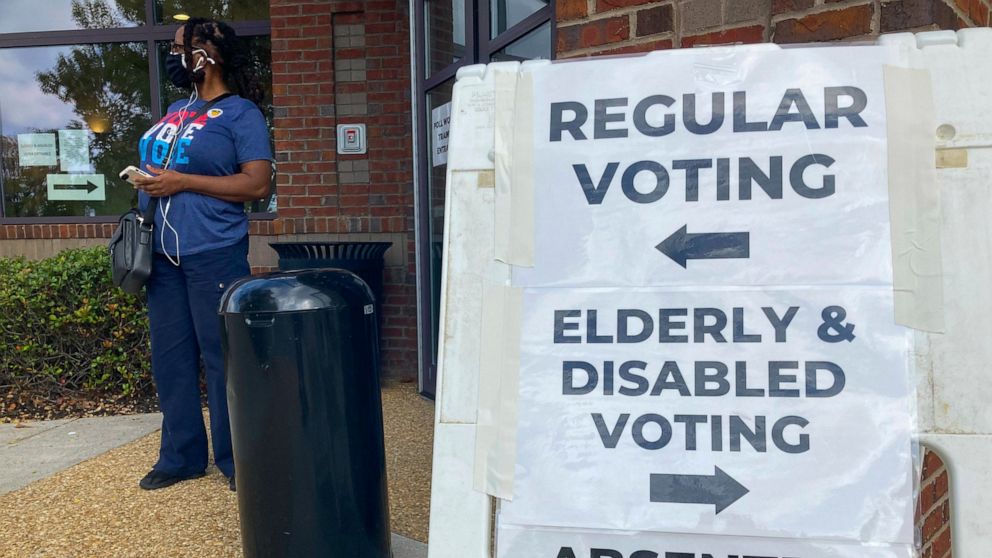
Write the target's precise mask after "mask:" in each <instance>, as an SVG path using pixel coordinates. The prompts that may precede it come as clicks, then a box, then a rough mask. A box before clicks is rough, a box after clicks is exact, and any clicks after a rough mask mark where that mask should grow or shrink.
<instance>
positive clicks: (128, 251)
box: [109, 93, 231, 294]
mask: <svg viewBox="0 0 992 558" xmlns="http://www.w3.org/2000/svg"><path fill="white" fill-rule="evenodd" d="M230 96H231V93H225V94H223V95H220V96H219V97H216V98H214V99H212V100H211V101H210V102H208V103H207V104H205V105H203V107H202V108H201V109H200V110H198V111H197V112H196V113H195V114H194V115H193V117H192V118H191V119H190V120H189V121H190V122H195V121H196V120H197V119H198V118H200V116H202V115H203V114H204V113H205V112H207V111H208V110H210V107H212V106H214V105H215V104H216V103H217V102H218V101H220V100H221V99H224V98H227V97H230ZM182 132H183V131H182V130H177V131H176V135H175V136H174V137H173V138H172V141H173V142H175V141H177V140H178V139H179V136H180V135H182ZM169 151H170V152H171V151H172V145H171V144H170V145H169ZM166 167H168V162H167V163H166ZM157 210H158V198H151V199H150V200H149V201H148V207H147V208H146V209H145V211H144V213H142V212H140V211H138V209H137V208H134V209H131V210H130V211H128V212H127V213H125V214H124V215H121V218H120V221H119V222H118V223H117V230H115V231H114V235H113V236H112V237H110V244H109V247H110V268H111V273H110V275H111V279H112V280H113V282H114V285H116V286H118V287H120V288H122V289H124V291H125V292H129V293H131V294H137V293H139V292H140V291H141V287H143V286H145V282H146V281H148V277H149V276H151V274H152V246H153V244H154V242H153V240H152V239H153V237H152V233H153V231H154V229H155V212H156V211H157Z"/></svg>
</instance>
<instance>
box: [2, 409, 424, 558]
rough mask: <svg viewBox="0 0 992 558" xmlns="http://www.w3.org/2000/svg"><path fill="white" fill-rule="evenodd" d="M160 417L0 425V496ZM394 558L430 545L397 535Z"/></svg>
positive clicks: (412, 555) (419, 553) (409, 557)
mask: <svg viewBox="0 0 992 558" xmlns="http://www.w3.org/2000/svg"><path fill="white" fill-rule="evenodd" d="M161 421H162V416H161V415H160V414H157V413H156V414H146V415H129V416H118V417H95V418H82V419H66V420H52V421H38V422H28V423H24V424H23V425H21V426H15V425H13V424H0V496H2V495H3V494H6V493H8V492H12V491H15V490H18V489H20V488H23V487H25V486H27V485H28V484H30V483H32V482H34V481H37V480H40V479H43V478H46V477H49V476H51V475H54V474H55V473H58V472H60V471H63V470H65V469H68V468H70V467H72V466H73V465H76V464H78V463H81V462H83V461H86V460H88V459H91V458H93V457H96V456H99V455H101V454H103V453H105V452H107V451H109V450H111V449H114V448H116V447H118V446H122V445H124V444H127V443H130V442H132V441H135V440H138V439H139V438H142V437H144V436H146V435H148V434H150V433H152V432H154V431H156V430H158V429H159V427H160V426H161ZM393 555H394V557H395V558H426V556H427V545H426V544H424V543H421V542H419V541H415V540H412V539H408V538H406V537H402V536H399V535H396V534H394V535H393Z"/></svg>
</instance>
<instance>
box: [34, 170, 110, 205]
mask: <svg viewBox="0 0 992 558" xmlns="http://www.w3.org/2000/svg"><path fill="white" fill-rule="evenodd" d="M47 182H48V199H49V200H51V201H105V200H106V199H107V184H106V178H105V177H104V176H103V175H102V174H50V175H48V181H47Z"/></svg>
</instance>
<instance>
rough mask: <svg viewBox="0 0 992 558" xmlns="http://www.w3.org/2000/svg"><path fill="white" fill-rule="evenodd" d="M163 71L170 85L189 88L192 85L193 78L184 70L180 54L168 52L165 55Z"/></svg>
mask: <svg viewBox="0 0 992 558" xmlns="http://www.w3.org/2000/svg"><path fill="white" fill-rule="evenodd" d="M165 73H166V74H167V75H168V76H169V81H171V82H172V85H175V86H176V87H178V88H180V89H189V88H190V87H191V86H192V85H193V78H192V77H191V76H190V75H189V72H188V71H186V66H185V65H184V64H183V57H182V55H181V54H169V56H167V57H166V59H165Z"/></svg>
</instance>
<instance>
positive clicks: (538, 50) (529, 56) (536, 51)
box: [492, 22, 551, 62]
mask: <svg viewBox="0 0 992 558" xmlns="http://www.w3.org/2000/svg"><path fill="white" fill-rule="evenodd" d="M492 58H493V59H492V61H493V62H504V61H509V60H535V59H544V60H550V59H551V23H550V22H548V23H545V24H544V25H542V26H540V27H538V28H537V29H535V30H533V31H531V32H530V33H527V34H526V35H524V36H523V37H520V38H519V39H517V40H516V41H513V42H512V43H510V44H509V45H507V46H506V47H505V48H503V49H501V50H499V51H496V52H495V53H493V57H492Z"/></svg>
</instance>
